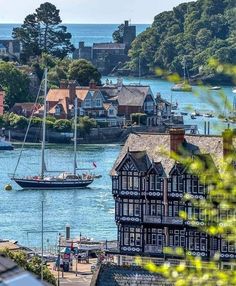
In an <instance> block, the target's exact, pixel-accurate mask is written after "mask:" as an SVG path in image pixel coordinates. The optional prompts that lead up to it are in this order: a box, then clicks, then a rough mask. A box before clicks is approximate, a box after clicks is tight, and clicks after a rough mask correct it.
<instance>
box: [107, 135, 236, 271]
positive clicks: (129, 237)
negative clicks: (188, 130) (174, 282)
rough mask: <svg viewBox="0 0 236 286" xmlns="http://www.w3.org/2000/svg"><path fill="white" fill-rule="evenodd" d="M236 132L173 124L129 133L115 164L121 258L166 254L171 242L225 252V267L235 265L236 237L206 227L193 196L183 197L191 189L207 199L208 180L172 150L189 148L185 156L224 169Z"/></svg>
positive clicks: (189, 249)
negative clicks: (211, 132)
mask: <svg viewBox="0 0 236 286" xmlns="http://www.w3.org/2000/svg"><path fill="white" fill-rule="evenodd" d="M234 134H235V133H233V132H232V131H231V130H226V131H225V132H224V133H223V134H222V136H205V135H186V134H185V132H184V130H183V129H171V130H170V132H169V134H157V133H153V134H151V133H139V134H138V133H137V134H131V135H130V136H129V138H128V139H127V141H126V143H125V145H124V147H123V148H122V150H121V152H120V154H119V156H118V158H117V160H116V162H115V164H114V166H113V168H112V170H111V177H112V194H113V197H114V200H115V221H116V224H117V233H118V234H117V239H118V250H117V251H116V252H115V253H116V254H118V256H119V258H120V263H122V260H123V263H125V261H126V262H127V260H130V259H131V258H132V257H133V256H136V255H142V256H146V257H155V258H156V259H165V258H166V256H165V253H164V248H165V247H171V248H172V249H175V248H178V247H182V248H184V249H185V251H186V253H187V254H191V255H193V256H199V257H201V258H202V259H205V260H208V259H210V258H213V257H214V255H215V254H216V253H219V255H220V259H221V261H222V264H223V266H222V267H231V266H230V265H231V264H230V261H231V260H232V259H235V258H236V244H235V242H233V241H230V240H225V239H223V238H222V237H221V236H219V235H218V236H210V235H209V234H207V233H205V232H204V231H203V230H202V231H201V228H199V227H200V226H201V225H204V221H206V220H204V217H203V216H202V215H201V213H200V212H199V209H198V208H197V207H196V206H194V205H193V204H192V202H191V200H190V201H186V200H183V197H184V195H185V194H188V195H189V196H191V197H192V198H194V199H200V200H201V199H204V198H205V197H206V196H207V194H208V186H207V184H206V183H204V182H203V181H200V180H199V177H198V176H197V175H193V174H192V173H190V172H189V171H188V169H187V168H186V166H183V165H181V164H180V163H179V162H178V161H176V160H174V159H171V158H170V157H169V154H170V152H179V154H182V153H181V150H184V151H183V154H184V156H187V157H190V158H191V159H192V160H193V161H194V160H196V161H198V160H201V161H202V160H204V162H205V164H206V165H207V166H208V167H209V168H211V170H215V174H220V172H221V169H220V166H221V165H220V162H221V161H222V160H223V159H225V158H227V155H228V154H229V150H230V152H232V151H233V152H234V154H235V146H236V144H235V143H236V142H235V138H234V137H235V135H234ZM181 211H185V213H187V219H182V218H180V216H179V213H180V212H181ZM220 215H221V214H220ZM223 215H224V216H225V215H226V216H227V215H229V216H230V215H231V216H232V215H235V214H227V213H226V214H225V213H224V214H222V217H223ZM192 220H195V222H196V223H197V224H195V225H193V224H192V223H191V221H192ZM170 257H172V258H174V259H176V257H173V256H170ZM131 261H132V259H131Z"/></svg>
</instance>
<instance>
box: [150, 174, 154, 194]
mask: <svg viewBox="0 0 236 286" xmlns="http://www.w3.org/2000/svg"><path fill="white" fill-rule="evenodd" d="M149 178H150V190H152V191H153V190H154V189H155V176H154V175H153V174H151V175H150V177H149Z"/></svg>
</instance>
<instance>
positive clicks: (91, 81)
mask: <svg viewBox="0 0 236 286" xmlns="http://www.w3.org/2000/svg"><path fill="white" fill-rule="evenodd" d="M96 88H97V85H96V82H95V81H94V80H93V79H91V80H90V82H89V89H96Z"/></svg>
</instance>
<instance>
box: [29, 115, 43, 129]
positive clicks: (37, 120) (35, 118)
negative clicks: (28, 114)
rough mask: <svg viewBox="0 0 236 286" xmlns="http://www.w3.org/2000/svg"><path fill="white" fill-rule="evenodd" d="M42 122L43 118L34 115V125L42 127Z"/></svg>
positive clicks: (32, 123) (32, 124)
mask: <svg viewBox="0 0 236 286" xmlns="http://www.w3.org/2000/svg"><path fill="white" fill-rule="evenodd" d="M42 123H43V120H42V119H41V118H39V117H33V118H32V120H31V126H32V127H41V126H42Z"/></svg>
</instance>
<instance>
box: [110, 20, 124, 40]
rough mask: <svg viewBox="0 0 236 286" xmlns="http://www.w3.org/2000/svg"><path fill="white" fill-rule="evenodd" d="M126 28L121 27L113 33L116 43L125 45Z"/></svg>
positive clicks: (122, 25)
mask: <svg viewBox="0 0 236 286" xmlns="http://www.w3.org/2000/svg"><path fill="white" fill-rule="evenodd" d="M124 26H125V25H124V24H121V25H119V26H118V29H117V30H115V31H114V32H113V34H112V38H113V41H114V42H115V43H123V35H124Z"/></svg>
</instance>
